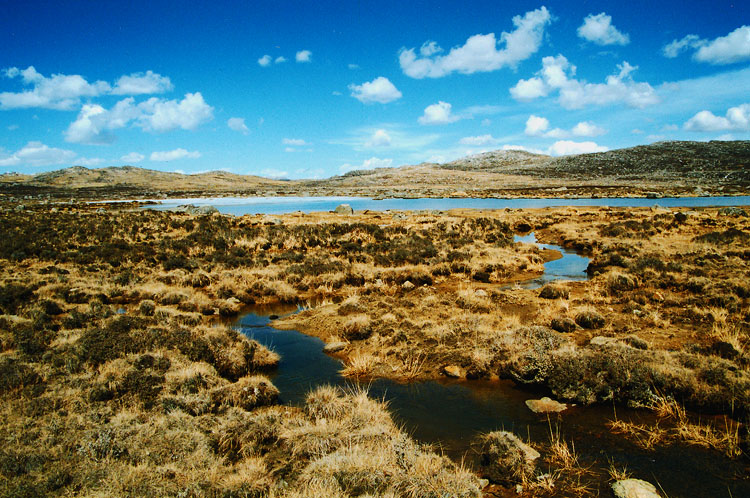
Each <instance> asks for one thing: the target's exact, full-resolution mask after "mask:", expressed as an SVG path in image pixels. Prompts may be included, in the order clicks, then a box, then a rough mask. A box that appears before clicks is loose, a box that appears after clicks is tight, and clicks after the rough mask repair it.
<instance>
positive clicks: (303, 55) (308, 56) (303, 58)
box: [294, 50, 312, 62]
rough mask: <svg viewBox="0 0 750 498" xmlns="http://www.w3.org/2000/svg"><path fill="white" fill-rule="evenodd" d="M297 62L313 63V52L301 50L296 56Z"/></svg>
mask: <svg viewBox="0 0 750 498" xmlns="http://www.w3.org/2000/svg"><path fill="white" fill-rule="evenodd" d="M294 60H296V61H297V62H312V52H310V51H309V50H300V51H299V52H297V53H296V54H295V56H294Z"/></svg>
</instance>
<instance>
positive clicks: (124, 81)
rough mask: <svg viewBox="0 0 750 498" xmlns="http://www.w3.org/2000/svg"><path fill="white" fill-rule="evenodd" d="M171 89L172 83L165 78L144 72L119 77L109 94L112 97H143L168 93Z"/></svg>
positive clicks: (150, 72)
mask: <svg viewBox="0 0 750 498" xmlns="http://www.w3.org/2000/svg"><path fill="white" fill-rule="evenodd" d="M172 88H174V87H173V85H172V82H171V81H170V80H169V78H168V77H167V76H162V75H160V74H157V73H155V72H153V71H146V72H145V73H133V74H130V75H127V76H120V79H118V80H117V83H116V84H115V87H114V88H113V89H112V92H111V93H112V95H144V94H152V93H164V92H169V91H171V90H172Z"/></svg>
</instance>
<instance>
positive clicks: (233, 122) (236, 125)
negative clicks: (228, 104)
mask: <svg viewBox="0 0 750 498" xmlns="http://www.w3.org/2000/svg"><path fill="white" fill-rule="evenodd" d="M227 126H228V127H229V129H230V130H234V131H238V132H240V133H242V134H243V135H247V134H248V133H250V130H249V129H248V127H247V125H246V124H245V118H229V119H228V120H227Z"/></svg>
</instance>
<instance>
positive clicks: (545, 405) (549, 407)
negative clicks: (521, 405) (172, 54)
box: [526, 396, 568, 413]
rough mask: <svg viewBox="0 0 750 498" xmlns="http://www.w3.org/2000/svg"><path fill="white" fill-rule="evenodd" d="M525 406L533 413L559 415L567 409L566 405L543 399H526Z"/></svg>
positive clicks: (546, 398)
mask: <svg viewBox="0 0 750 498" xmlns="http://www.w3.org/2000/svg"><path fill="white" fill-rule="evenodd" d="M526 406H528V407H529V410H531V411H532V412H534V413H560V412H562V411H565V410H567V409H568V405H566V404H565V403H560V402H559V401H555V400H554V399H550V398H548V397H546V396H545V397H544V398H542V399H527V400H526Z"/></svg>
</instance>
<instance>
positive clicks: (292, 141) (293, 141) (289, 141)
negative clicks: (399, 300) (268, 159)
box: [281, 138, 309, 147]
mask: <svg viewBox="0 0 750 498" xmlns="http://www.w3.org/2000/svg"><path fill="white" fill-rule="evenodd" d="M281 143H282V144H284V145H292V146H294V147H302V146H304V145H309V144H308V143H307V142H305V141H304V140H303V139H301V138H284V139H283V140H281Z"/></svg>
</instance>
